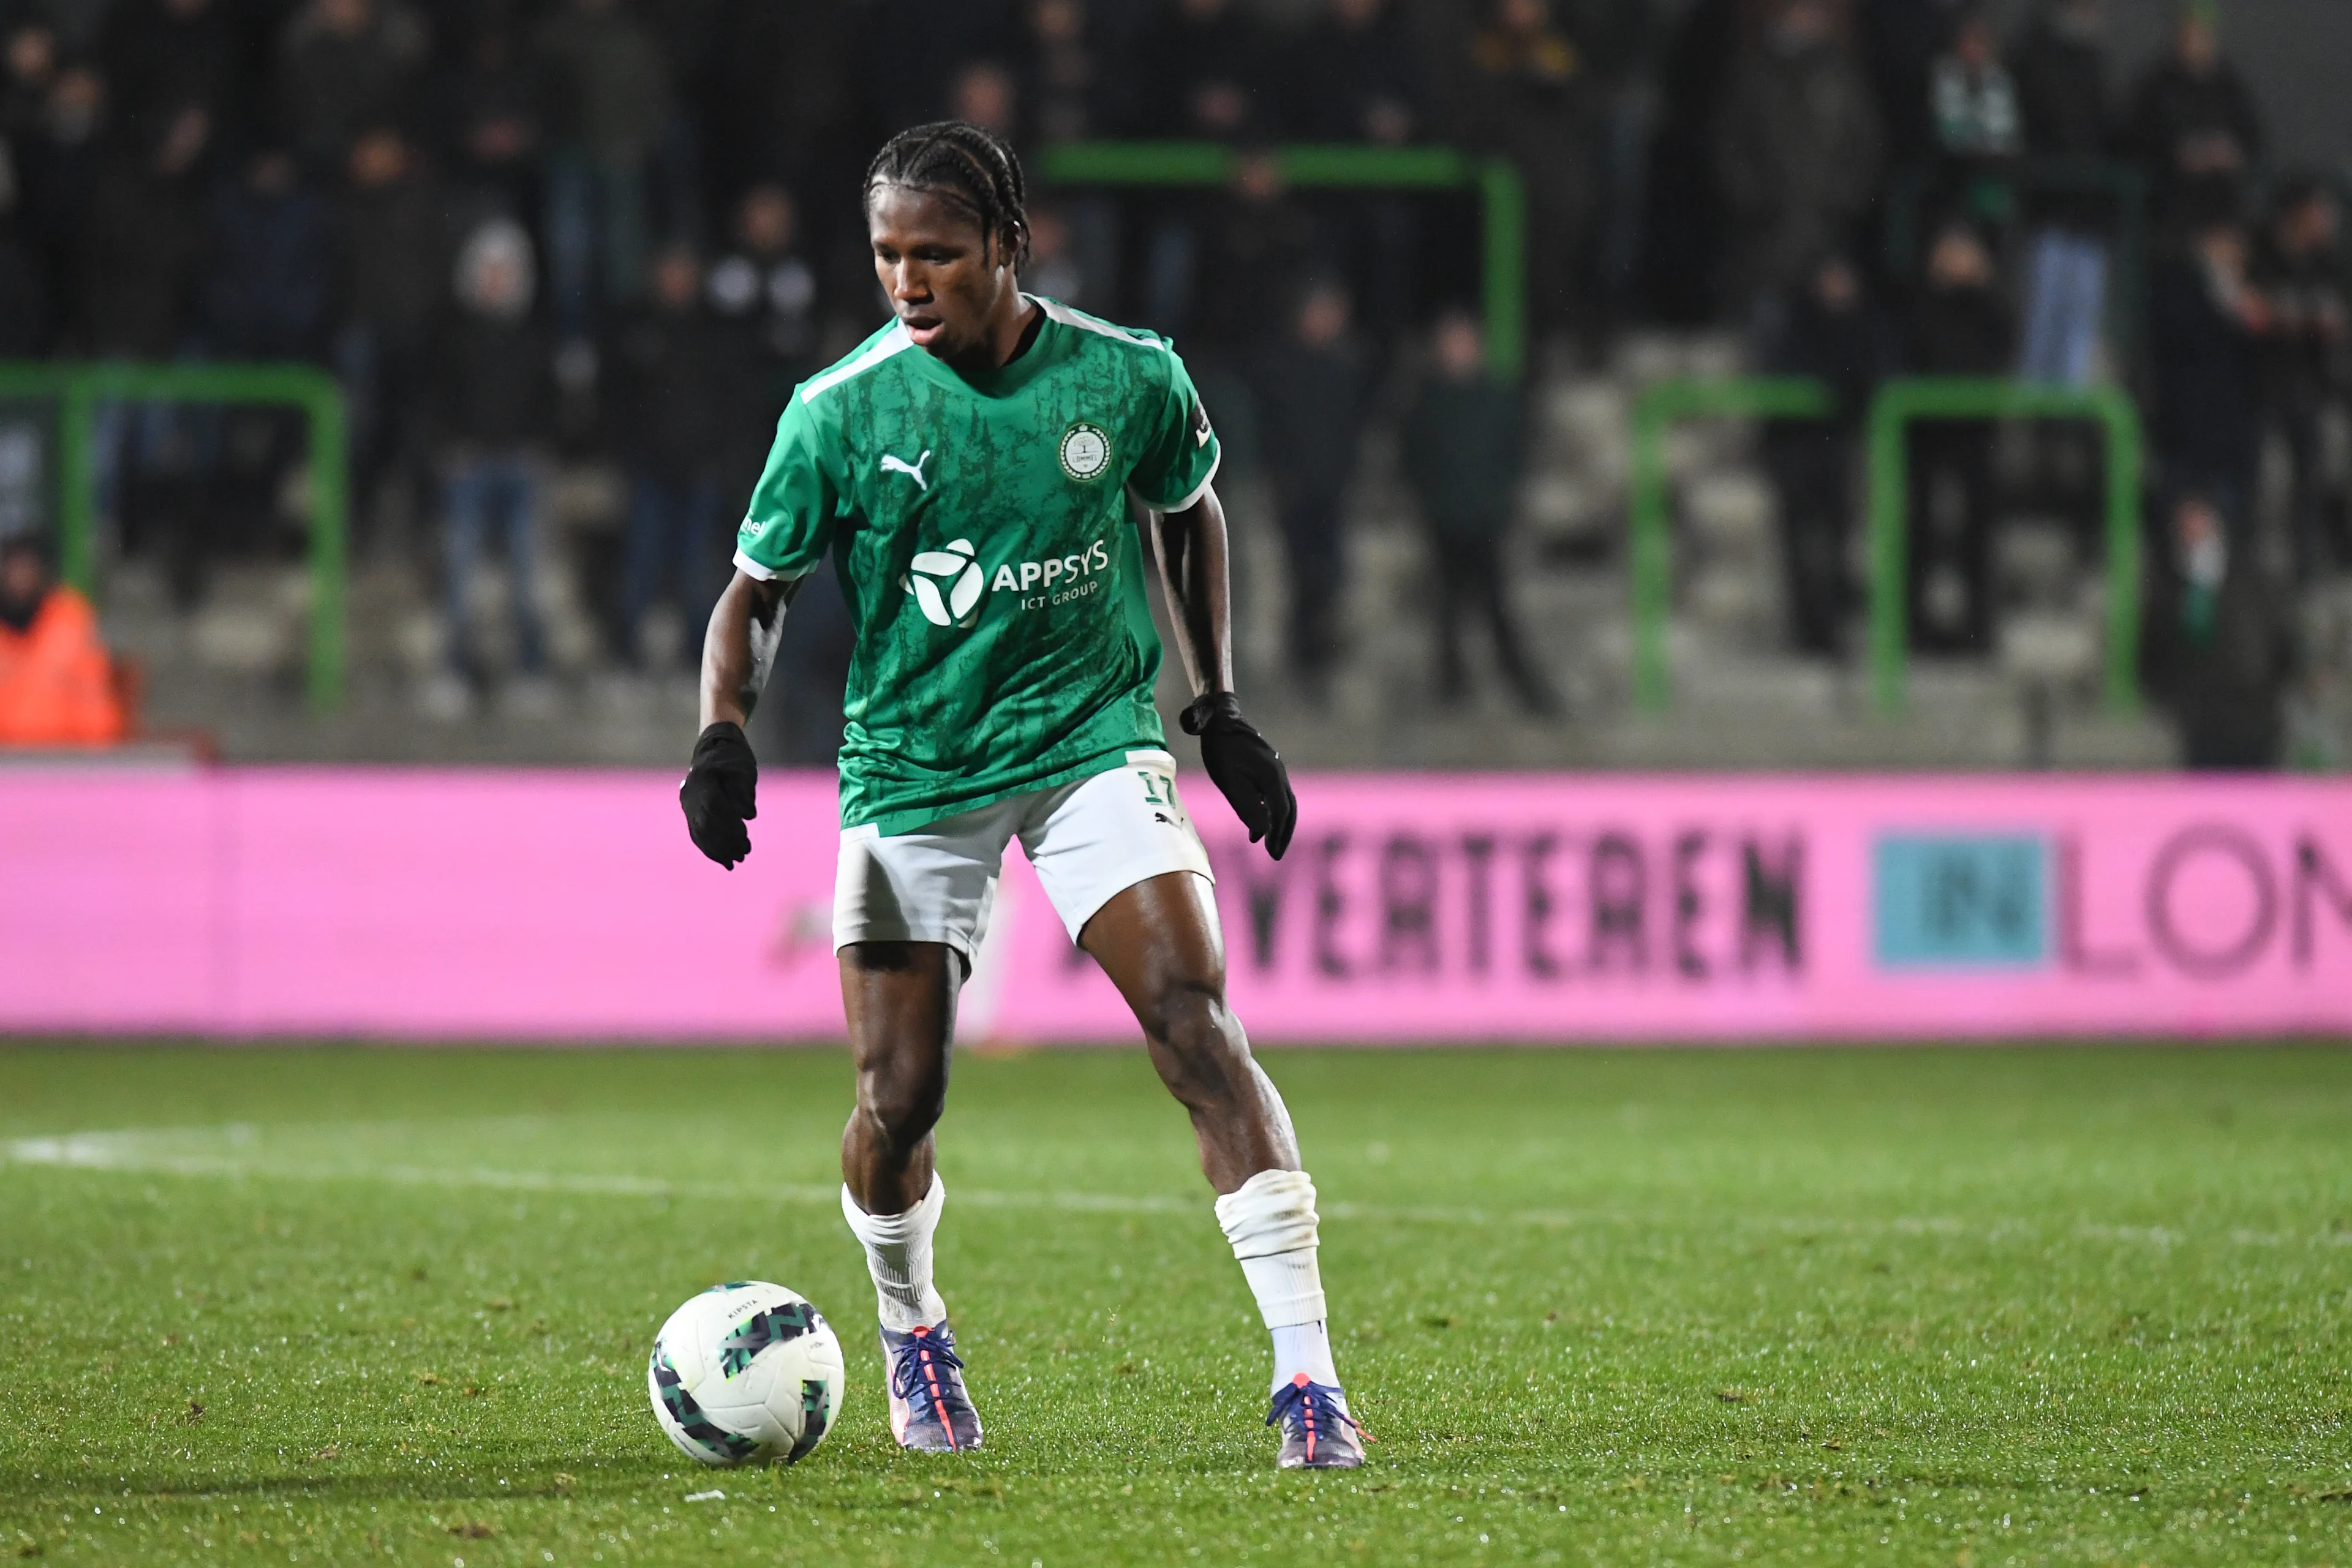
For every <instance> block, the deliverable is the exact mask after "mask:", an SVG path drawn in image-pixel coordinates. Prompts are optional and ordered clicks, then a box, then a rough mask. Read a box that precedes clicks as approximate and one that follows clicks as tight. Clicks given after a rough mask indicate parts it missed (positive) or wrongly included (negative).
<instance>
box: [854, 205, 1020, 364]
mask: <svg viewBox="0 0 2352 1568" xmlns="http://www.w3.org/2000/svg"><path fill="white" fill-rule="evenodd" d="M866 237H867V238H868V239H869V240H870V241H871V242H872V243H873V247H874V275H875V277H877V278H878V279H881V280H882V289H883V291H884V292H885V293H887V294H888V295H889V296H890V308H891V310H895V311H896V312H898V320H899V321H902V322H904V323H905V324H906V328H907V335H908V337H909V338H912V339H913V340H914V341H915V345H916V346H917V347H918V348H922V349H927V350H929V352H930V353H934V354H937V355H939V356H940V358H941V359H955V358H958V357H960V356H961V355H962V354H965V353H970V352H972V351H973V350H976V349H979V348H981V347H982V346H983V345H984V344H985V343H987V342H989V341H990V339H991V333H992V331H993V329H994V327H995V324H996V319H997V317H998V315H999V313H1000V312H1002V311H1003V310H1005V309H1006V308H1007V304H1008V301H1011V300H1016V299H1017V298H1018V297H1019V296H1018V289H1017V286H1016V284H1015V282H1014V280H1013V268H1012V267H1011V266H1010V265H1009V264H1008V258H1007V257H1006V256H1005V255H1004V247H1003V246H1002V245H992V244H991V243H989V242H988V241H987V240H986V239H985V238H983V237H982V234H981V231H980V225H979V224H978V223H976V222H974V221H973V220H972V216H971V214H970V213H968V212H966V211H965V210H964V209H963V208H962V207H961V206H959V205H956V204H955V203H953V202H950V201H948V200H946V199H944V198H943V197H940V196H938V195H933V194H932V193H931V192H929V191H918V190H910V189H908V187H907V186H905V185H880V186H877V187H876V188H875V191H874V194H873V195H871V196H869V197H868V198H867V199H866Z"/></svg>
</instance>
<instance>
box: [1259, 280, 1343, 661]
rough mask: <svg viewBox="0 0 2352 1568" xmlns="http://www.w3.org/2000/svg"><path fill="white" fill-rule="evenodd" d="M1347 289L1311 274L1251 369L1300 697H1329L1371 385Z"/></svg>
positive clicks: (1291, 649)
mask: <svg viewBox="0 0 2352 1568" xmlns="http://www.w3.org/2000/svg"><path fill="white" fill-rule="evenodd" d="M1350 314H1351V306H1350V303H1349V299H1348V290H1347V289H1346V288H1345V287H1344V286H1343V285H1342V284H1341V283H1339V281H1338V279H1329V278H1325V279H1317V280H1315V281H1313V282H1310V283H1309V284H1308V285H1307V288H1306V290H1305V292H1304V294H1303V296H1300V297H1299V299H1298V304H1297V310H1296V311H1295V313H1294V314H1293V316H1292V317H1291V321H1290V323H1289V330H1288V331H1286V332H1285V333H1283V334H1282V336H1281V337H1279V338H1278V339H1276V340H1275V341H1273V342H1270V343H1268V344H1267V345H1266V346H1265V348H1264V349H1263V350H1262V351H1261V352H1260V353H1259V354H1258V355H1257V362H1256V366H1255V375H1254V376H1253V378H1252V379H1253V382H1254V384H1255V391H1256V394H1257V403H1258V425H1259V431H1260V437H1261V442H1262V445H1263V448H1264V450H1265V454H1266V459H1265V467H1266V475H1267V478H1268V479H1270V480H1271V481H1272V482H1273V485H1274V497H1275V505H1276V509H1277V511H1278V514H1279V519H1280V523H1281V527H1282V542H1283V548H1284V551H1285V552H1286V555H1287V556H1288V559H1289V565H1290V659H1291V668H1292V669H1293V670H1294V672H1296V674H1297V676H1298V678H1299V681H1300V684H1301V686H1302V687H1303V688H1304V689H1305V691H1306V694H1307V699H1308V700H1310V701H1313V702H1316V703H1318V704H1319V703H1321V702H1323V701H1325V700H1327V699H1328V694H1329V693H1328V682H1329V679H1330V669H1331V664H1332V661H1333V659H1334V658H1336V656H1337V655H1338V652H1339V628H1338V627H1337V626H1335V625H1334V624H1333V622H1334V614H1335V611H1336V609H1337V607H1338V605H1339V591H1340V587H1341V584H1342V582H1343V580H1344V578H1345V577H1346V574H1347V569H1348V562H1347V538H1346V531H1345V526H1344V519H1343V518H1342V516H1341V512H1340V507H1341V503H1342V502H1343V501H1344V500H1345V499H1346V496H1347V490H1348V481H1349V479H1352V478H1354V477H1355V470H1356V442H1357V437H1359V436H1360V434H1361V432H1362V429H1363V416H1364V404H1365V400H1366V396H1367V395H1368V393H1369V392H1370V377H1369V375H1368V374H1366V365H1365V359H1364V353H1363V350H1362V348H1361V347H1360V345H1359V344H1358V342H1356V339H1355V335H1354V333H1353V331H1352V330H1351V329H1352V322H1351V321H1350V319H1349V318H1350Z"/></svg>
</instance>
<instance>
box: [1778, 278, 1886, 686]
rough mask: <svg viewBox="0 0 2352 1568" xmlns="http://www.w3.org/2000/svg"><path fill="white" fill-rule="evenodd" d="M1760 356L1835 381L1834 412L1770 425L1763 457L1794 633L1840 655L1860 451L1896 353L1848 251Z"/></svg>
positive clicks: (1815, 282)
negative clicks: (1776, 513)
mask: <svg viewBox="0 0 2352 1568" xmlns="http://www.w3.org/2000/svg"><path fill="white" fill-rule="evenodd" d="M1772 325H1773V331H1772V334H1771V335H1770V336H1769V337H1768V338H1767V339H1765V340H1764V342H1762V343H1761V344H1759V353H1758V355H1757V360H1758V363H1759V364H1760V365H1761V366H1762V367H1763V368H1764V369H1765V370H1766V371H1768V372H1769V373H1770V374H1776V375H1803V376H1811V377H1813V378H1814V379H1815V380H1818V381H1820V382H1822V384H1825V385H1826V386H1828V388H1829V389H1830V397H1831V404H1832V406H1831V412H1830V416H1829V417H1828V418H1826V419H1775V420H1771V421H1769V422H1768V423H1767V424H1766V425H1765V426H1764V463H1765V467H1766V468H1768V469H1769V471H1770V473H1771V476H1772V484H1773V489H1774V490H1775V492H1776V495H1777V499H1778V500H1779V502H1780V506H1779V510H1780V568H1781V572H1782V574H1784V578H1785V580H1786V583H1787V585H1788V599H1789V637H1790V643H1791V645H1792V646H1794V647H1795V648H1796V649H1797V651H1798V652H1800V653H1808V654H1821V655H1827V656H1832V657H1834V656H1835V655H1836V654H1837V653H1838V652H1839V651H1840V639H1841V637H1843V632H1844V628H1845V618H1846V613H1847V611H1848V610H1849V609H1850V608H1851V607H1852V603H1853V594H1852V588H1851V582H1850V579H1849V576H1848V574H1847V570H1846V552H1847V549H1848V542H1849V540H1850V539H1851V538H1852V537H1853V487H1854V472H1855V455H1856V451H1857V448H1858V447H1860V445H1861V438H1862V420H1863V415H1864V411H1865V410H1866V409H1867V408H1868V406H1869V404H1870V396H1871V394H1872V392H1873V391H1874V390H1875V389H1876V387H1877V384H1878V382H1879V379H1880V378H1881V377H1882V376H1884V375H1885V374H1886V373H1887V371H1888V369H1889V368H1890V366H1889V363H1888V362H1889V360H1890V358H1891V357H1892V356H1891V354H1890V353H1889V348H1890V345H1889V342H1888V338H1887V331H1886V325H1885V320H1884V318H1883V317H1882V316H1881V315H1880V314H1879V312H1878V310H1876V309H1875V308H1874V306H1873V304H1872V302H1871V300H1870V298H1869V296H1868V295H1867V294H1866V293H1865V292H1864V287H1863V279H1862V274H1861V271H1860V270H1859V269H1858V268H1856V267H1855V266H1854V265H1853V261H1852V260H1850V259H1849V258H1846V257H1845V256H1843V255H1842V254H1832V255H1829V256H1825V257H1822V258H1821V259H1820V260H1819V261H1817V262H1816V263H1815V264H1814V265H1813V268H1812V269H1811V275H1810V276H1809V278H1808V279H1807V280H1806V284H1805V287H1804V288H1803V289H1801V290H1800V291H1799V292H1798V293H1797V294H1796V296H1795V298H1794V300H1793V301H1792V302H1791V304H1790V309H1789V310H1788V312H1787V313H1786V315H1785V316H1784V317H1782V318H1781V319H1780V320H1779V321H1775V322H1774V323H1773V324H1772Z"/></svg>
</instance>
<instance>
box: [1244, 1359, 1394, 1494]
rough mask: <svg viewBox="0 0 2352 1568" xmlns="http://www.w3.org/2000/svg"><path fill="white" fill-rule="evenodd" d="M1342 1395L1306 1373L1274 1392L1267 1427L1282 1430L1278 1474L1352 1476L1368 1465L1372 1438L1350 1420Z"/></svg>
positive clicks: (1350, 1416) (1266, 1420) (1277, 1457)
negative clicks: (1330, 1472)
mask: <svg viewBox="0 0 2352 1568" xmlns="http://www.w3.org/2000/svg"><path fill="white" fill-rule="evenodd" d="M1344 1397H1346V1396H1345V1395H1344V1394H1341V1393H1340V1392H1339V1390H1338V1389H1336V1388H1330V1387H1327V1386H1326V1385H1324V1384H1319V1383H1317V1382H1315V1381H1314V1380H1313V1379H1311V1378H1309V1377H1308V1376H1307V1374H1306V1373H1303V1372H1302V1373H1297V1374H1296V1375H1294V1376H1293V1377H1292V1378H1291V1380H1290V1381H1289V1382H1288V1383H1286V1384H1283V1385H1282V1386H1281V1387H1280V1388H1277V1389H1276V1390H1275V1392H1274V1408H1273V1409H1272V1410H1270V1411H1268V1412H1267V1413H1266V1417H1265V1424H1266V1425H1267V1426H1279V1427H1281V1428H1282V1452H1281V1453H1280V1454H1278V1455H1276V1458H1275V1461H1274V1466H1275V1468H1276V1469H1278V1470H1352V1469H1354V1468H1356V1467H1357V1466H1359V1465H1360V1464H1362V1463H1363V1462H1364V1445H1365V1444H1367V1443H1369V1442H1370V1441H1372V1435H1371V1434H1370V1432H1367V1431H1365V1430H1364V1428H1363V1424H1362V1423H1361V1422H1359V1421H1358V1420H1357V1419H1356V1418H1355V1417H1354V1416H1352V1415H1349V1414H1348V1411H1347V1407H1346V1406H1344V1405H1341V1404H1340V1403H1339V1401H1340V1400H1341V1399H1343V1398H1344Z"/></svg>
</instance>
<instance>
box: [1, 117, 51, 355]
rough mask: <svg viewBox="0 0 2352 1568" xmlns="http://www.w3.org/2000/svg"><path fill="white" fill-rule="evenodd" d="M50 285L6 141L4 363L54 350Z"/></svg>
mask: <svg viewBox="0 0 2352 1568" xmlns="http://www.w3.org/2000/svg"><path fill="white" fill-rule="evenodd" d="M48 338H49V282H48V273H47V268H45V267H44V266H43V265H42V256H41V250H40V243H39V239H38V237H37V235H36V234H34V233H33V232H32V231H31V228H30V226H29V225H27V224H26V221H25V213H24V192H23V189H22V187H21V186H20V185H19V184H18V183H17V178H16V164H15V162H14V161H13V160H12V159H11V158H10V157H9V156H8V144H7V142H6V141H5V139H0V359H29V358H31V357H32V356H34V355H36V354H38V353H41V352H42V351H43V350H45V349H46V348H47V346H48Z"/></svg>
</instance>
